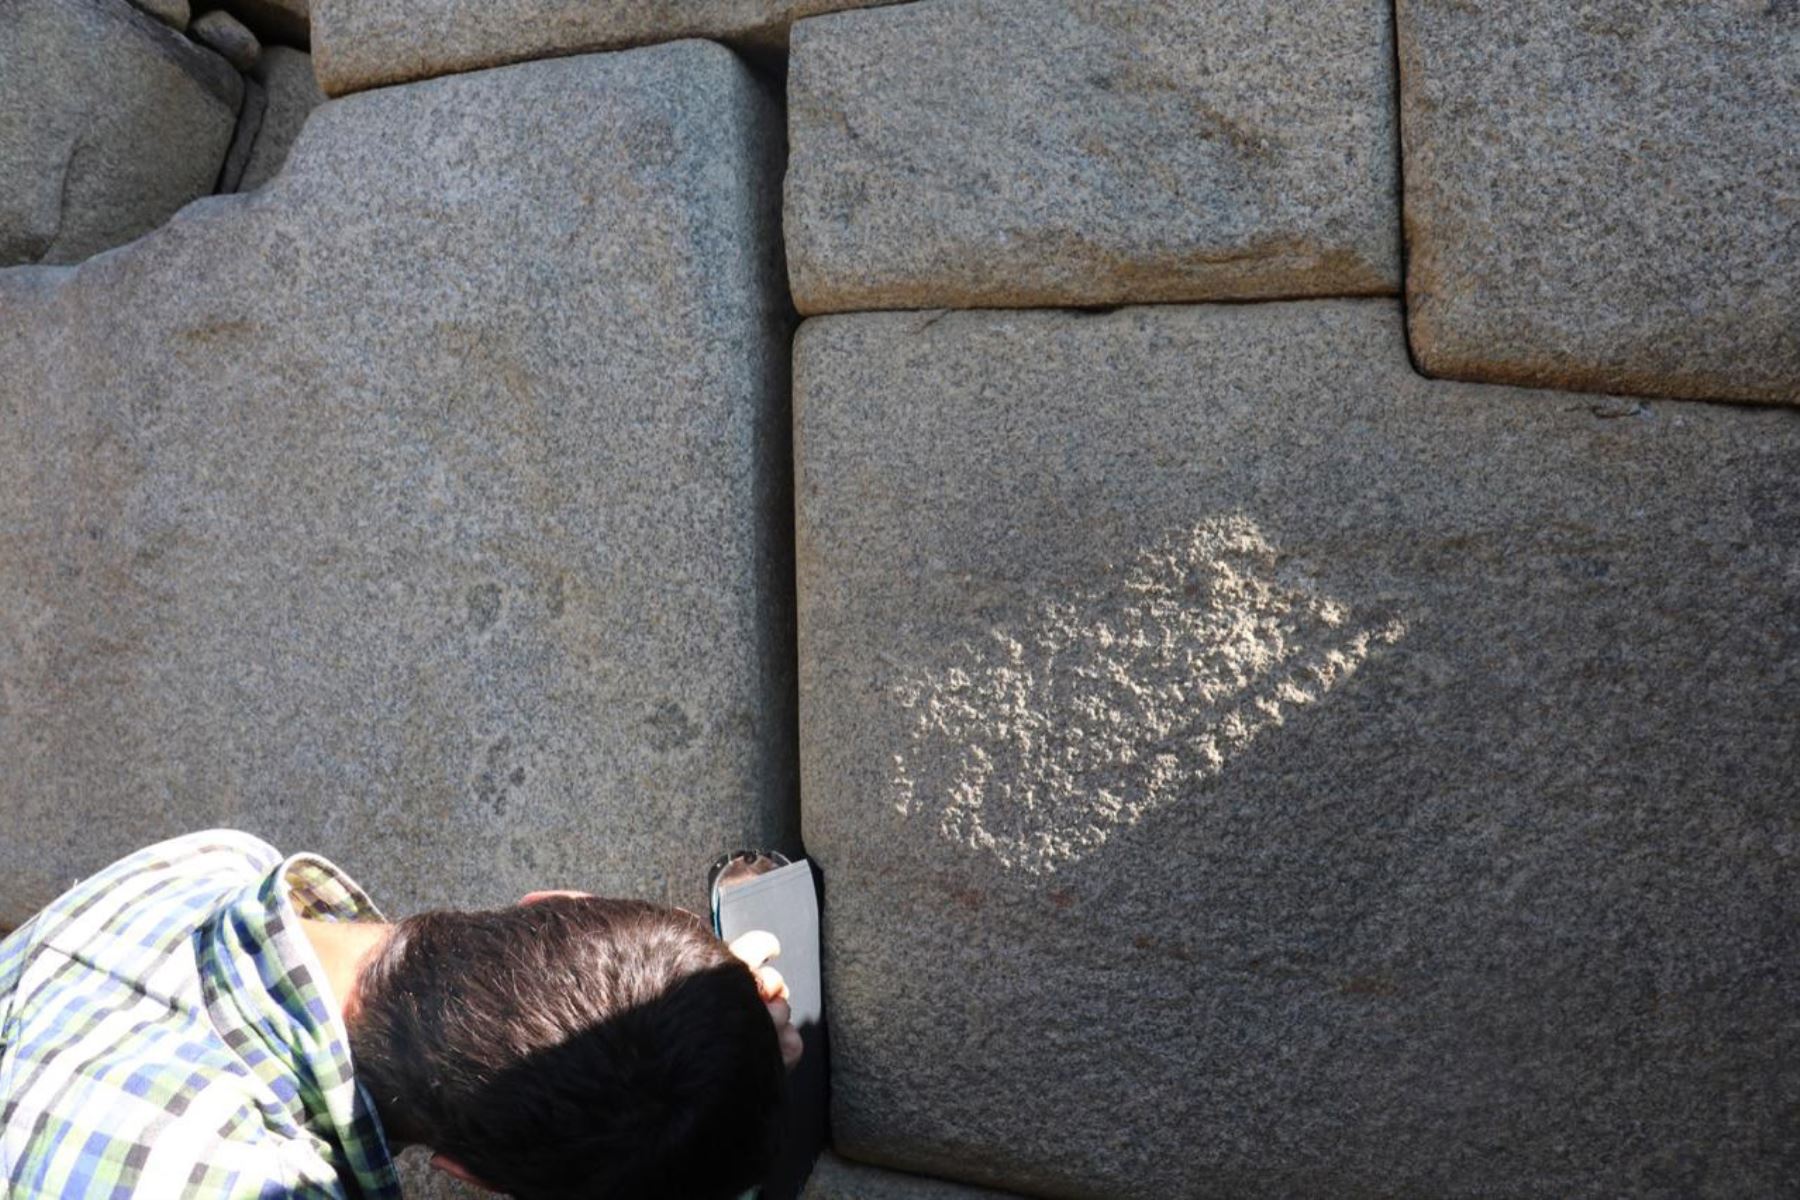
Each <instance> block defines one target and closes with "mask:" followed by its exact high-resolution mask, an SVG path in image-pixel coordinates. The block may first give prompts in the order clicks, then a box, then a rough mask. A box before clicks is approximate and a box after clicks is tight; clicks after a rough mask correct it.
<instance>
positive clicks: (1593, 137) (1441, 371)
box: [1398, 0, 1800, 403]
mask: <svg viewBox="0 0 1800 1200" xmlns="http://www.w3.org/2000/svg"><path fill="white" fill-rule="evenodd" d="M1398 7H1399V35H1400V60H1401V79H1402V82H1403V85H1404V87H1403V92H1402V106H1401V107H1402V123H1403V126H1404V130H1405V144H1406V153H1405V170H1406V230H1407V244H1408V248H1409V251H1410V259H1409V263H1408V268H1407V281H1406V289H1407V300H1408V308H1409V312H1410V323H1411V333H1412V347H1413V352H1414V353H1415V354H1416V355H1417V357H1418V361H1419V364H1420V366H1421V367H1422V368H1423V369H1424V370H1425V371H1427V372H1428V373H1430V374H1434V375H1443V376H1450V377H1455V378H1463V379H1480V380H1490V381H1495V382H1507V383H1528V384H1538V385H1550V386H1560V387H1570V388H1581V389H1591V390H1617V391H1625V392H1633V393H1639V394H1643V395H1654V396H1686V397H1692V398H1699V399H1730V400H1752V401H1772V402H1786V403H1800V319H1797V318H1796V307H1797V300H1800V135H1796V132H1795V131H1796V130H1800V4H1796V3H1793V2H1792V0H1767V2H1762V0H1758V2H1754V3H1749V2H1743V3H1736V4H1688V3H1681V2H1679V0H1581V2H1579V3H1569V2H1568V0H1525V2H1521V3H1511V4H1492V3H1483V4H1471V3H1466V2H1464V0H1400V3H1399V6H1398Z"/></svg>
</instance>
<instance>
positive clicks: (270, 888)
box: [0, 830, 400, 1200]
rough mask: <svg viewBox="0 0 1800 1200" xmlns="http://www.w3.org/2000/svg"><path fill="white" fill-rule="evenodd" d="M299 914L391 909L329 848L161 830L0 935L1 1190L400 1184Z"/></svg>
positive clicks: (173, 1193) (143, 1191)
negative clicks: (156, 839)
mask: <svg viewBox="0 0 1800 1200" xmlns="http://www.w3.org/2000/svg"><path fill="white" fill-rule="evenodd" d="M296 917H309V918H314V919H318V920H369V919H379V918H380V914H379V913H378V912H377V911H376V909H375V907H374V905H373V904H372V903H371V902H370V901H369V898H368V897H367V896H366V895H364V893H363V891H362V889H361V888H359V887H357V885H356V884H355V883H354V882H352V881H351V880H350V879H349V878H348V877H347V876H345V875H344V874H343V873H342V872H341V871H339V870H338V869H337V868H336V867H334V866H333V865H332V864H331V863H329V862H327V861H325V860H324V859H321V858H317V857H314V856H311V855H296V856H294V857H292V858H288V859H285V860H284V859H283V858H282V857H281V855H280V854H278V853H277V852H276V851H275V850H274V848H272V847H271V846H269V845H268V844H266V843H264V842H262V841H259V840H257V839H256V838H253V837H250V836H248V835H247V834H242V833H235V832H232V831H229V830H215V831H212V832H208V833H197V834H192V835H189V836H187V837H182V838H176V839H174V840H173V841H168V842H163V843H162V844H160V845H157V846H152V847H150V848H149V849H147V850H141V851H139V852H138V853H136V854H133V855H131V856H130V857H129V858H125V859H123V860H121V861H119V862H117V863H114V864H113V865H112V866H110V867H108V868H107V869H106V870H104V871H101V872H100V873H99V874H97V875H95V876H93V877H92V878H90V879H87V880H86V881H84V882H82V883H81V884H79V885H78V886H76V887H75V888H74V889H73V890H71V891H69V892H68V893H66V894H65V895H63V896H62V897H61V898H60V899H58V900H57V901H56V902H55V903H53V904H51V905H50V906H49V907H48V908H46V909H45V910H44V911H43V912H41V913H39V914H38V915H37V916H36V917H34V918H32V920H31V921H30V922H28V923H27V924H26V925H24V926H23V927H22V928H20V929H19V930H17V931H16V932H14V933H13V934H12V936H10V937H8V938H7V939H6V940H5V941H4V942H0V1195H4V1196H6V1197H8V1198H9V1200H27V1198H28V1197H29V1198H35V1197H41V1196H81V1197H124V1196H139V1197H157V1198H159V1200H160V1198H163V1197H177V1196H195V1197H201V1196H204V1197H209V1198H211V1197H240V1196H243V1197H262V1198H273V1197H346V1198H347V1197H363V1198H365V1200H391V1198H398V1197H399V1195H400V1186H399V1182H398V1180H397V1178H396V1176H395V1173H394V1165H393V1160H392V1158H391V1157H390V1155H389V1152H388V1148H387V1144H386V1142H385V1141H384V1140H383V1138H382V1134H381V1126H380V1122H379V1121H378V1120H377V1118H376V1116H375V1113H374V1110H373V1108H372V1107H371V1106H370V1105H369V1104H368V1102H367V1099H366V1097H365V1096H364V1095H363V1093H362V1092H361V1091H360V1090H359V1089H358V1088H357V1086H356V1083H355V1080H354V1078H353V1077H352V1074H351V1063H350V1050H349V1038H348V1035H347V1033H346V1031H345V1029H344V1021H343V1015H342V1013H341V1012H340V1010H339V1007H338V1003H337V1001H336V999H334V998H333V997H332V995H331V993H330V988H329V985H328V984H327V981H326V978H325V974H324V970H323V968H322V967H321V966H320V964H319V961H318V958H317V956H316V955H315V954H314V952H313V949H312V946H311V944H310V943H309V942H308V941H307V939H306V937H305V936H304V934H303V933H302V932H301V930H300V927H299V924H298V921H297V920H296Z"/></svg>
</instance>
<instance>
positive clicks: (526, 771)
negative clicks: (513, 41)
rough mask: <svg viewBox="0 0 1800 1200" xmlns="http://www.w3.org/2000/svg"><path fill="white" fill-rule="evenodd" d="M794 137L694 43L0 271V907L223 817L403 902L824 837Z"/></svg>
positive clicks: (682, 869) (473, 98)
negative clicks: (801, 762) (132, 234)
mask: <svg viewBox="0 0 1800 1200" xmlns="http://www.w3.org/2000/svg"><path fill="white" fill-rule="evenodd" d="M781 133H782V129H781V123H780V118H779V114H778V111H777V109H776V108H775V106H774V105H773V104H772V103H771V102H770V101H769V100H768V99H767V97H766V96H765V95H764V94H763V92H762V90H761V88H760V87H759V85H758V84H757V83H756V82H755V81H754V80H753V79H752V78H751V76H750V75H749V74H748V73H747V72H746V71H745V69H744V68H743V67H742V65H741V64H740V63H739V62H738V61H737V60H736V59H735V58H734V57H733V56H732V55H731V53H730V52H729V51H727V50H725V49H723V48H721V47H718V46H713V45H708V44H705V43H698V42H695V43H687V44H683V45H678V46H664V47H655V48H651V49H648V50H643V51H638V52H633V53H629V54H620V55H610V56H603V57H581V58H566V59H559V60H556V61H554V62H545V63H534V64H529V65H523V66H518V67H510V68H503V69H500V70H495V71H489V72H481V73H476V74H469V75H463V76H458V77H456V78H452V79H443V80H434V81H431V82H428V83H423V84H418V85H414V86H408V87H399V88H391V89H386V90H383V91H381V92H379V93H371V94H368V95H364V96H357V97H352V98H350V99H348V100H346V101H344V102H342V103H336V104H331V105H327V106H325V107H323V108H321V109H319V110H318V111H317V112H315V113H314V114H313V117H312V119H311V120H310V121H309V122H308V123H307V126H306V129H305V131H304V132H303V133H302V135H301V137H300V140H299V142H298V144H297V145H296V146H295V148H294V151H293V153H292V155H291V157H290V158H289V160H288V163H287V166H286V168H285V169H284V170H283V171H282V173H281V174H280V175H278V176H276V177H275V179H273V180H272V181H270V182H269V183H268V184H266V185H265V186H264V187H263V188H262V189H260V190H259V191H257V192H256V193H253V194H250V195H247V196H230V197H217V198H214V199H212V200H209V201H206V202H203V203H201V204H197V205H194V206H191V207H190V208H188V209H187V210H185V211H184V212H183V213H182V214H181V215H180V216H179V217H178V218H177V219H176V220H175V221H173V222H172V223H170V224H169V225H167V226H165V227H164V228H163V229H161V230H159V231H157V232H156V234H155V235H154V236H151V237H148V238H146V239H143V240H142V241H141V242H139V243H138V244H136V245H134V246H133V247H131V248H130V249H129V250H127V251H122V252H120V253H118V254H113V255H107V256H104V257H102V258H99V259H95V260H92V261H90V262H88V263H86V264H84V265H83V266H82V267H80V268H79V269H75V270H50V269H41V268H28V269H21V270H15V271H10V272H4V273H0V311H4V312H5V313H6V321H5V323H4V326H3V327H0V428H4V429H5V430H6V437H5V438H3V439H0V562H4V563H5V564H6V566H5V569H4V570H3V571H0V764H4V766H3V767H0V829H3V830H4V834H3V835H0V920H4V919H14V918H16V917H17V916H19V915H22V914H23V913H24V912H28V911H29V910H30V909H31V908H32V907H33V906H34V905H35V904H37V903H41V902H42V901H43V900H44V899H47V898H48V897H49V896H50V895H51V894H52V893H54V892H55V891H57V890H59V889H60V888H61V887H62V886H65V885H66V884H67V883H68V882H69V879H70V877H71V876H73V875H77V874H81V873H85V872H86V871H88V870H91V869H93V868H94V867H97V866H99V865H100V864H102V863H104V862H106V861H107V860H108V859H109V858H111V857H113V856H115V855H117V854H119V853H121V852H123V851H125V850H128V849H130V848H132V847H135V846H139V845H142V844H145V843H147V842H150V841H152V840H154V839H156V838H159V837H162V836H165V835H167V834H170V833H174V832H177V831H180V830H184V829H192V828H196V827H204V826H207V825H213V824H230V825H236V826H239V827H243V828H248V829H250V830H252V831H254V832H256V833H258V834H260V835H262V836H265V837H268V838H270V839H271V840H272V841H274V842H275V843H276V844H278V845H281V846H283V847H293V848H302V847H311V848H313V849H317V850H320V851H322V852H325V853H327V854H330V855H332V856H334V857H336V858H338V859H339V860H340V861H342V862H343V863H344V864H345V866H346V867H348V868H349V869H351V870H352V871H353V873H355V874H356V875H357V876H358V877H359V878H361V879H363V880H364V881H365V882H366V883H367V884H368V885H369V886H370V887H371V889H372V890H373V892H374V894H375V895H376V896H377V898H378V899H380V900H382V901H383V902H384V903H385V904H386V905H388V906H389V907H390V908H391V909H393V910H395V911H407V910H409V909H412V908H415V907H417V906H420V905H424V904H443V903H462V904H468V903H488V902H493V903H502V902H510V901H512V900H514V899H516V898H517V897H518V896H519V895H520V894H522V892H523V891H524V890H526V889H527V888H529V887H531V886H533V885H537V886H543V885H556V886H568V887H586V888H590V889H592V890H596V891H603V892H614V893H625V894H639V895H650V896H652V897H654V898H658V899H670V900H675V901H677V902H681V903H685V904H687V905H688V906H690V907H697V906H698V905H699V904H701V903H703V901H704V878H703V873H704V864H705V861H706V860H707V859H708V858H709V857H710V856H711V855H712V854H713V853H715V852H717V851H718V850H719V849H720V848H722V847H729V846H735V845H739V844H750V845H757V844H761V843H762V842H763V841H765V840H768V841H772V842H776V843H784V842H785V843H787V844H789V845H791V844H792V842H793V835H794V830H793V824H794V820H795V818H794V816H793V802H794V794H793V784H794V765H793V749H792V737H793V733H792V729H793V704H792V700H791V699H790V695H791V692H792V688H793V674H792V672H793V667H792V663H791V660H792V655H793V648H792V635H791V633H790V632H789V629H790V626H791V620H792V618H791V600H790V599H789V596H790V589H791V567H790V561H791V526H790V523H789V520H788V507H787V500H786V497H787V494H788V493H787V485H786V478H787V473H788V468H787V462H788V455H787V446H788V423H787V407H786V377H787V345H788V336H787V335H788V319H789V318H788V310H787V308H786V304H785V300H784V297H783V294H782V290H781V285H780V266H779V251H780V247H779V244H778V239H777V236H776V234H775V219H776V213H775V212H774V205H773V200H772V197H773V195H774V193H775V191H776V180H777V178H778V175H779V161H780V142H781Z"/></svg>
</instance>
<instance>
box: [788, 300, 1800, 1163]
mask: <svg viewBox="0 0 1800 1200" xmlns="http://www.w3.org/2000/svg"><path fill="white" fill-rule="evenodd" d="M795 373H796V374H795V456H796V470H797V474H796V485H795V486H796V497H797V505H798V530H797V538H798V541H797V545H796V557H797V565H798V575H799V589H800V686H801V724H800V728H801V764H802V766H801V771H802V793H803V795H804V797H805V803H804V805H803V814H804V815H803V822H804V827H805V828H804V831H805V841H806V845H807V849H808V852H809V853H810V854H811V855H812V856H813V858H814V859H815V860H816V861H817V862H818V863H819V864H820V865H821V867H822V868H823V870H824V875H825V879H826V881H827V884H828V887H829V897H828V898H829V901H830V903H829V906H828V909H827V913H826V921H827V928H826V931H825V940H826V978H827V980H828V981H829V992H830V994H829V998H828V1003H829V1009H830V1017H831V1030H832V1039H833V1043H832V1054H833V1095H834V1104H835V1110H834V1120H833V1130H834V1137H835V1141H836V1145H837V1146H838V1148H839V1149H840V1150H841V1151H842V1152H843V1153H845V1154H848V1155H851V1156H853V1157H855V1158H857V1159H860V1160H866V1161H872V1162H880V1163H886V1164H890V1165H893V1166H896V1167H904V1168H910V1169H913V1170H918V1171H923V1172H926V1173H928V1174H934V1175H943V1176H949V1177H957V1178H964V1179H968V1180H970V1181H972V1182H978V1183H991V1184H995V1185H1001V1186H1007V1187H1010V1188H1013V1189H1016V1190H1018V1191H1021V1192H1024V1193H1028V1194H1039V1195H1045V1196H1068V1197H1075V1196H1094V1195H1106V1196H1122V1197H1131V1196H1141V1197H1158V1198H1165V1197H1169V1196H1197V1195H1229V1196H1270V1197H1276V1196H1281V1197H1286V1196H1322V1195H1331V1196H1378V1195H1379V1196H1392V1195H1409V1196H1410V1195H1476V1194H1481V1195H1506V1196H1551V1195H1555V1196H1576V1195H1588V1196H1613V1195H1632V1196H1691V1195H1717V1196H1778V1195H1789V1194H1793V1192H1794V1190H1795V1186H1796V1184H1800V1137H1796V1136H1795V1135H1796V1132H1797V1131H1796V1127H1795V1124H1794V1121H1795V1113H1796V1112H1797V1111H1800V1109H1797V1108H1796V1103H1797V1101H1800V1025H1796V1023H1795V1021H1794V1013H1795V1012H1796V1011H1800V807H1797V806H1796V803H1795V796H1796V795H1797V794H1800V721H1796V719H1795V714H1796V713H1800V599H1797V597H1800V589H1796V587H1795V578H1796V576H1795V572H1796V570H1797V569H1800V568H1797V565H1796V564H1800V489H1796V488H1795V487H1794V481H1795V479H1796V478H1800V413H1796V412H1792V411H1789V410H1784V409H1773V408H1765V409H1755V408H1732V407H1722V406H1710V405H1692V404H1681V403H1671V404H1655V405H1650V406H1642V405H1636V404H1633V403H1632V402H1630V401H1616V400H1610V399H1607V400H1602V399H1600V398H1598V397H1592V396H1578V395H1571V394H1568V393H1553V392H1527V391H1515V390H1511V389H1503V388H1494V387H1484V386H1479V385H1470V384H1461V383H1444V382H1435V381H1431V380H1427V379H1424V378H1422V377H1420V376H1418V375H1416V374H1415V373H1414V372H1413V371H1412V370H1411V369H1410V367H1409V364H1408V361H1407V356H1406V350H1405V345H1404V339H1403V336H1402V316H1401V312H1400V308H1399V304H1398V302H1395V301H1385V300H1334V301H1312V302H1296V303H1287V304H1269V305H1232V306H1209V307H1163V308H1136V309H1125V310H1121V311H1118V312H1114V313H1111V314H1107V315H1098V316H1092V315H1084V314H1079V313H1067V312H1038V313H948V314H945V313H935V314H917V313H894V314H874V315H864V316H845V317H827V318H823V319H821V320H816V321H811V322H808V323H807V324H806V325H805V326H803V327H802V329H801V332H800V334H799V337H798V341H797V343H796V350H795ZM1121 1131H1129V1134H1128V1135H1124V1134H1122V1132H1121ZM1177 1147H1178V1148H1179V1152H1175V1150H1174V1148H1177Z"/></svg>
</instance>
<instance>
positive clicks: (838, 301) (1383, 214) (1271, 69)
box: [786, 0, 1400, 312]
mask: <svg viewBox="0 0 1800 1200" xmlns="http://www.w3.org/2000/svg"><path fill="white" fill-rule="evenodd" d="M790 71H791V73H790V76H789V81H788V88H789V97H790V110H789V124H790V141H791V144H792V159H791V164H790V170H789V172H788V176H787V208H786V227H787V248H788V266H789V273H790V275H791V278H792V281H793V290H794V297H795V301H796V303H797V304H798V306H799V308H800V310H801V311H802V312H835V311H846V310H859V309H881V308H920V307H932V306H940V305H941V306H950V307H978V306H996V305H998V306H1007V305H1039V304H1116V303H1121V302H1125V301H1134V300H1135V301H1149V300H1196V299H1244V298H1253V297H1272V296H1309V295H1369V294H1388V295H1392V294H1395V293H1397V292H1398V291H1399V290H1400V250H1399V245H1400V216H1399V198H1398V195H1397V186H1398V183H1397V178H1398V168H1397V165H1396V162H1395V145H1396V142H1395V129H1394V117H1393V111H1392V110H1393V103H1392V97H1393V42H1392V17H1391V14H1390V10H1389V5H1388V4H1387V3H1386V0H1352V2H1351V3H1347V4H1338V5H1326V6H1321V5H1316V4H1301V3H1292V2H1286V0H1284V2H1283V3H1279V4H1273V5H1271V4H1267V3H1263V2H1262V0H1221V2H1218V3H1208V4H1200V5H1196V4H1189V3H1184V2H1182V0H1099V2H1095V0H1087V2H1084V3H1079V4H1053V5H1045V4H1038V3H1035V2H1033V0H938V2H935V3H929V4H908V5H902V6H899V7H896V8H887V9H875V10H872V11H869V12H857V13H844V14H840V15H837V16H830V17H821V18H817V19H815V20H810V21H806V22H804V23H802V24H801V25H799V26H798V27H797V28H796V29H795V31H794V39H793V47H792V57H791V60H790Z"/></svg>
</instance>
